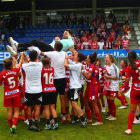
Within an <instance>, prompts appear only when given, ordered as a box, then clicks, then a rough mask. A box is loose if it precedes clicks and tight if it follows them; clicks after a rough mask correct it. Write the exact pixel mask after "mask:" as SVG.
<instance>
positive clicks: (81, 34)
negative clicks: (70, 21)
mask: <svg viewBox="0 0 140 140" xmlns="http://www.w3.org/2000/svg"><path fill="white" fill-rule="evenodd" d="M83 34H84V30H83V28H81V30H79V37H80V38H81V37H82V36H83Z"/></svg>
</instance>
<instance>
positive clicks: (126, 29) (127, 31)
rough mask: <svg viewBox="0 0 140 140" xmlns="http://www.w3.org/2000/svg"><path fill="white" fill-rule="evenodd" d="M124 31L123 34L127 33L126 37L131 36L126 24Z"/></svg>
mask: <svg viewBox="0 0 140 140" xmlns="http://www.w3.org/2000/svg"><path fill="white" fill-rule="evenodd" d="M124 33H125V35H127V37H128V39H130V38H131V34H130V29H129V28H128V26H126V27H125V29H124Z"/></svg>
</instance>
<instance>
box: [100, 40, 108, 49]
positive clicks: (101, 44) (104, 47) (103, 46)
mask: <svg viewBox="0 0 140 140" xmlns="http://www.w3.org/2000/svg"><path fill="white" fill-rule="evenodd" d="M98 46H99V50H103V49H105V50H106V51H107V48H106V46H105V43H104V40H103V39H100V42H98Z"/></svg>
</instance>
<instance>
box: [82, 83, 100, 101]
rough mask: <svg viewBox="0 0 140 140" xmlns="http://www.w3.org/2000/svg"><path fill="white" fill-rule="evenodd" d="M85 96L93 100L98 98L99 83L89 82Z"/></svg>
mask: <svg viewBox="0 0 140 140" xmlns="http://www.w3.org/2000/svg"><path fill="white" fill-rule="evenodd" d="M84 98H88V99H89V100H90V101H91V100H97V98H98V85H92V84H87V88H86V91H85V96H84Z"/></svg>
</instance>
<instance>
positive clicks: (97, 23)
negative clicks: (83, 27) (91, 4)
mask: <svg viewBox="0 0 140 140" xmlns="http://www.w3.org/2000/svg"><path fill="white" fill-rule="evenodd" d="M93 23H95V24H96V26H97V27H98V26H99V25H100V24H101V20H100V19H99V17H98V15H97V16H96V18H95V19H94V20H93Z"/></svg>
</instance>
